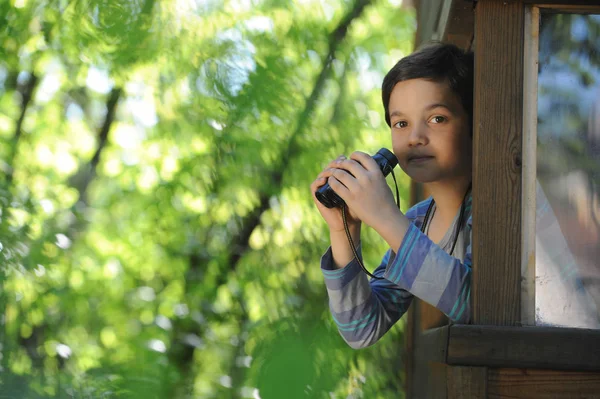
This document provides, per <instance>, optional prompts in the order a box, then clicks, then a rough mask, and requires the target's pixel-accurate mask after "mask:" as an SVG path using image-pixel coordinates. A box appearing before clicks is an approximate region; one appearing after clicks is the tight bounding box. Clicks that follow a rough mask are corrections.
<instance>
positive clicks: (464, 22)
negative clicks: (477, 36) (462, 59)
mask: <svg viewBox="0 0 600 399" xmlns="http://www.w3.org/2000/svg"><path fill="white" fill-rule="evenodd" d="M474 29H475V10H474V6H473V3H471V2H469V1H464V0H452V5H451V7H450V14H449V16H448V20H447V21H446V27H445V30H444V35H443V41H444V43H452V44H454V45H456V46H458V47H460V48H462V49H464V50H470V49H471V45H472V43H473V31H474Z"/></svg>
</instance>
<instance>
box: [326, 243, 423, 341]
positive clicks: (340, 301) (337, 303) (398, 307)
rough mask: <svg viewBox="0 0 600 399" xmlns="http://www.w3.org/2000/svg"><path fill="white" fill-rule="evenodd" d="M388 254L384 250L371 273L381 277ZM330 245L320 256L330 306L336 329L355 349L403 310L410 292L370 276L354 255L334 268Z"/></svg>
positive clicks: (382, 330)
mask: <svg viewBox="0 0 600 399" xmlns="http://www.w3.org/2000/svg"><path fill="white" fill-rule="evenodd" d="M389 258H390V251H388V252H387V253H386V255H385V256H384V257H383V260H382V261H381V264H380V265H379V267H377V269H375V271H374V272H373V274H374V275H375V276H377V277H382V276H383V274H384V272H385V268H386V266H387V263H388V261H389ZM332 266H333V259H332V254H331V248H329V249H328V250H327V252H326V253H325V254H324V255H323V257H322V258H321V271H322V272H323V275H324V277H325V286H326V288H327V293H328V295H329V309H330V311H331V315H332V316H333V320H334V321H335V323H336V324H337V327H338V330H339V332H340V334H341V336H342V337H343V338H344V340H345V341H346V342H347V343H348V345H349V346H351V347H352V348H355V349H359V348H364V347H367V346H369V345H372V344H374V343H375V342H377V341H378V340H379V338H381V337H382V336H383V335H384V334H385V333H386V332H387V331H388V330H389V329H390V328H391V327H392V326H393V325H394V323H396V321H398V319H399V318H400V317H401V316H402V315H403V314H404V313H405V312H406V310H407V309H408V306H409V305H410V303H411V301H412V295H411V294H410V293H409V292H407V291H405V290H403V289H401V288H400V287H398V286H397V285H395V284H393V283H391V282H390V281H388V280H385V279H383V280H377V279H371V280H370V281H369V278H368V277H367V275H366V274H365V273H364V272H363V270H362V269H361V267H360V265H359V264H358V262H357V261H356V259H354V260H352V261H351V262H350V263H349V264H348V265H346V266H345V267H343V268H341V269H333V267H332Z"/></svg>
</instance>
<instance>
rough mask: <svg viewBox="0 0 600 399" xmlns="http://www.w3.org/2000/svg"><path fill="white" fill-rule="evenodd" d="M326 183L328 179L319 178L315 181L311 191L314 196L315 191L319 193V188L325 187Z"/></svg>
mask: <svg viewBox="0 0 600 399" xmlns="http://www.w3.org/2000/svg"><path fill="white" fill-rule="evenodd" d="M325 183H327V178H326V177H317V178H316V179H315V181H313V182H312V183H311V185H310V191H312V193H313V194H314V192H315V191H317V190H318V189H319V187H322V186H324V185H325Z"/></svg>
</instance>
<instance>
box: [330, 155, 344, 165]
mask: <svg viewBox="0 0 600 399" xmlns="http://www.w3.org/2000/svg"><path fill="white" fill-rule="evenodd" d="M345 159H347V158H346V157H345V156H344V155H340V156H339V157H337V158H336V159H334V160H333V161H331V162H329V164H328V165H327V168H335V167H336V165H337V164H338V163H339V162H340V161H343V160H345Z"/></svg>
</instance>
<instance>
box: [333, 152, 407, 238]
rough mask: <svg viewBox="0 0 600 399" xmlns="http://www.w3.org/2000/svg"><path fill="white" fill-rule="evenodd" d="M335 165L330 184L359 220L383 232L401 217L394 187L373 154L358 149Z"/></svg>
mask: <svg viewBox="0 0 600 399" xmlns="http://www.w3.org/2000/svg"><path fill="white" fill-rule="evenodd" d="M332 166H333V168H334V171H333V173H331V174H330V176H329V180H328V181H329V185H330V186H331V188H332V189H333V191H334V192H335V193H336V194H337V195H339V196H340V197H341V198H342V199H343V200H344V201H345V202H346V204H347V205H348V208H350V210H351V211H352V213H353V214H354V215H356V217H357V218H358V219H359V220H361V221H362V222H364V223H365V224H367V225H369V226H371V227H372V228H374V229H375V230H376V231H378V232H380V231H382V230H384V229H386V228H387V225H388V224H389V223H390V221H392V220H395V219H397V218H398V216H399V214H400V211H399V210H398V208H397V206H396V203H395V201H394V196H393V194H392V191H391V190H390V188H389V186H388V185H387V183H386V181H385V177H384V176H383V173H381V170H380V168H379V165H377V163H376V162H375V161H374V160H373V158H372V157H371V156H370V155H368V154H366V153H364V152H360V151H356V152H354V153H353V154H352V155H350V159H343V160H338V161H336V162H335V163H334V164H333V165H332Z"/></svg>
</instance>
